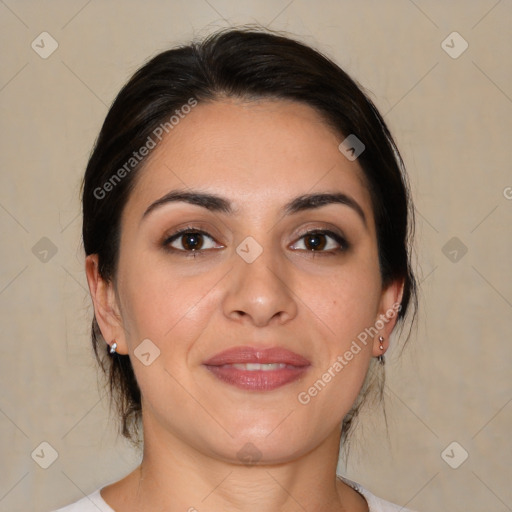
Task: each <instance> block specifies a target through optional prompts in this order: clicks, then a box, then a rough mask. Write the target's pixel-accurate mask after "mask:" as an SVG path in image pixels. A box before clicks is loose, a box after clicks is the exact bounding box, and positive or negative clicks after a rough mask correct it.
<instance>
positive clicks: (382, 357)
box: [377, 336, 384, 364]
mask: <svg viewBox="0 0 512 512" xmlns="http://www.w3.org/2000/svg"><path fill="white" fill-rule="evenodd" d="M379 343H380V345H379V348H380V349H381V350H384V345H383V344H382V343H384V336H379ZM377 360H378V361H379V363H380V364H384V354H381V355H380V356H378V357H377Z"/></svg>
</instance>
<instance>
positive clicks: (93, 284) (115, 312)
mask: <svg viewBox="0 0 512 512" xmlns="http://www.w3.org/2000/svg"><path fill="white" fill-rule="evenodd" d="M85 273H86V275H87V283H88V284H89V292H90V293H91V298H92V302H93V305H94V315H95V317H96V321H97V322H98V325H99V328H100V330H101V334H102V335H103V338H105V341H106V342H107V343H108V344H109V345H112V343H114V341H115V342H116V343H117V348H116V352H117V353H118V354H128V348H127V344H126V337H125V330H124V327H123V321H122V317H121V314H120V309H119V304H118V303H117V297H116V293H115V289H114V285H113V283H112V282H109V281H105V280H104V279H103V278H102V277H101V275H100V273H99V266H98V255H97V254H90V255H89V256H87V257H86V259H85Z"/></svg>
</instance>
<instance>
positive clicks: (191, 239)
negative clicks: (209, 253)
mask: <svg viewBox="0 0 512 512" xmlns="http://www.w3.org/2000/svg"><path fill="white" fill-rule="evenodd" d="M201 236H202V235H201V233H187V234H186V235H184V237H183V247H185V249H187V250H189V251H195V250H197V249H200V248H201V245H202V240H201Z"/></svg>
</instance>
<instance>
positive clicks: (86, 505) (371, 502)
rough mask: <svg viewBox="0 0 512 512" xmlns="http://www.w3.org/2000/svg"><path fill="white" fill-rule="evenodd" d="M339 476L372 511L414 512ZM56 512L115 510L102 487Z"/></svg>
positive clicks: (102, 511) (109, 511)
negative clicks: (360, 496) (103, 494)
mask: <svg viewBox="0 0 512 512" xmlns="http://www.w3.org/2000/svg"><path fill="white" fill-rule="evenodd" d="M339 478H341V479H342V480H343V481H344V482H345V483H346V484H348V485H350V487H352V488H353V489H355V490H356V491H358V492H359V493H360V494H362V495H363V496H364V497H365V499H366V501H367V503H368V508H369V510H370V512H412V510H409V509H407V508H403V507H401V506H400V505H394V504H393V503H390V502H389V501H385V500H383V499H381V498H377V496H374V495H373V494H372V493H371V492H369V491H367V490H366V489H364V488H363V487H361V486H360V485H359V484H357V483H356V482H352V481H351V480H347V479H346V478H344V477H341V476H340V477H339ZM54 512H115V510H114V509H113V508H111V507H109V506H108V505H107V503H106V501H105V500H104V499H103V498H102V497H101V494H100V489H97V490H96V491H94V492H93V493H92V494H89V496H85V497H84V498H82V499H81V500H79V501H77V502H76V503H73V504H72V505H68V506H67V507H64V508H59V509H58V510H55V511H54Z"/></svg>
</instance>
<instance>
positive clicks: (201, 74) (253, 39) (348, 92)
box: [82, 28, 417, 444]
mask: <svg viewBox="0 0 512 512" xmlns="http://www.w3.org/2000/svg"><path fill="white" fill-rule="evenodd" d="M223 97H230V98H239V99H245V100H252V99H263V98H268V99H285V100H293V101H297V102H301V103H304V104H306V105H309V106H310V107H312V108H314V109H315V110H316V111H317V112H318V113H319V114H320V115H321V116H322V117H323V119H325V122H326V123H328V124H329V125H330V126H331V127H332V128H334V129H335V130H336V132H337V133H339V134H340V137H341V138H340V142H341V140H342V139H343V138H344V137H347V136H349V135H351V134H353V135H356V136H357V138H358V139H359V140H360V141H362V142H363V144H364V146H365V149H364V151H363V153H362V154H360V155H359V157H358V162H359V164H360V166H361V168H362V170H363V172H364V176H365V178H366V182H367V186H368V189H369V192H370V195H371V199H372V205H373V211H374V217H375V225H376V229H377V242H378V250H379V263H380V271H381V276H382V281H383V285H384V286H386V285H388V284H390V283H392V282H393V281H395V280H397V279H398V280H401V279H403V280H404V283H405V285H404V293H403V299H402V303H401V306H402V307H401V310H400V312H399V314H398V319H399V321H403V319H404V316H405V314H406V312H407V310H408V309H410V307H409V306H412V307H413V308H414V311H416V305H417V297H416V281H415V278H414V274H413V272H412V270H411V264H410V249H411V237H412V235H413V226H414V222H413V208H412V204H411V200H410V196H409V193H408V185H407V179H406V175H405V171H404V165H403V161H402V158H401V156H400V153H399V151H398V149H397V147H396V145H395V143H394V141H393V139H392V137H391V134H390V132H389V130H388V128H387V126H386V123H385V122H384V120H383V118H382V117H381V115H380V114H379V113H378V111H377V109H376V107H375V106H374V104H373V103H372V101H371V100H370V99H369V98H368V97H367V95H366V94H365V93H364V92H363V90H362V88H361V87H360V86H358V85H357V84H356V82H355V81H354V80H352V79H351V78H350V77H349V76H348V75H347V74H346V73H345V72H344V71H343V70H342V69H341V68H340V67H339V66H337V65H336V64H335V63H334V62H332V61H331V60H330V59H329V58H327V57H325V56H324V55H322V54H321V53H319V52H318V51H316V50H314V49H312V48H311V47H309V46H307V45H304V44H302V43H300V42H298V41H296V40H293V39H291V38H289V37H285V36H282V35H280V34H276V33H271V32H269V31H267V30H264V29H259V28H258V29H254V28H250V29H249V28H238V29H227V30H222V31H220V32H217V33H215V34H213V35H211V36H209V37H207V38H206V39H204V40H203V41H199V42H193V43H191V44H190V45H187V46H181V47H177V48H174V49H171V50H168V51H164V52H162V53H160V54H158V55H157V56H156V57H154V58H152V59H151V60H150V61H149V62H147V63H146V64H145V65H144V66H143V67H142V68H140V69H139V70H138V71H137V72H136V73H135V74H134V75H133V77H132V78H131V79H130V80H129V81H128V83H127V84H126V85H125V86H124V87H123V88H122V90H121V91H120V92H119V94H118V96H117V97H116V99H115V101H114V103H113V104H112V106H111V108H110V110H109V112H108V114H107V117H106V119H105V121H104V124H103V126H102V128H101V131H100V134H99V137H98V139H97V141H96V144H95V147H94V150H93V152H92V154H91V157H90V160H89V162H88V165H87V170H86V172H85V176H84V181H83V184H82V204H83V229H82V234H83V244H84V249H85V253H86V254H87V255H89V254H97V255H98V259H99V272H100V275H101V277H102V278H103V279H104V280H106V281H113V282H114V283H115V278H116V268H117V262H118V259H119V240H120V219H121V214H122V211H123V208H124V206H125V205H126V203H127V200H128V197H129V195H130V193H131V191H132V189H133V187H134V183H135V177H136V176H137V174H138V173H139V172H140V169H141V168H142V167H143V165H144V162H145V160H146V158H141V159H140V161H139V160H138V159H137V161H135V160H133V158H134V152H135V151H137V150H138V149H139V148H141V147H142V146H144V145H145V144H146V143H147V141H148V137H149V138H151V137H153V138H154V133H155V130H157V129H158V127H159V126H161V125H162V123H169V119H170V117H171V116H172V115H173V114H174V113H175V112H176V111H177V110H178V111H179V110H180V109H181V108H182V107H183V105H186V104H187V103H188V102H189V101H190V99H191V98H193V99H194V100H195V101H197V102H198V104H201V102H211V101H215V100H216V99H219V98H223ZM127 162H130V166H128V167H127V165H126V164H127ZM123 166H124V167H123ZM123 168H124V170H125V171H126V172H120V169H123ZM120 177H122V179H118V178H120ZM106 183H110V186H107V187H106V186H105V184H106ZM107 341H111V340H107ZM92 343H93V347H94V352H95V355H96V358H97V360H98V362H99V363H100V365H101V367H102V369H103V371H104V372H105V375H106V377H107V379H108V382H109V387H110V392H111V395H110V396H111V399H112V400H113V401H114V403H115V404H116V408H117V411H118V413H119V415H120V418H121V432H122V434H123V435H124V436H125V437H127V438H128V439H131V440H132V441H133V442H134V443H135V444H137V443H138V442H139V434H140V425H141V423H140V420H141V396H140V390H139V387H138V385H137V382H136V379H135V375H134V372H133V368H132V365H131V362H130V358H129V356H128V355H119V354H114V355H113V356H110V355H109V353H108V345H107V344H106V343H105V340H104V339H103V337H102V335H101V332H100V330H99V327H98V323H97V322H96V319H95V318H94V319H93V322H92ZM383 379H384V372H383V368H382V365H378V364H375V359H372V365H371V367H370V371H369V372H368V376H367V379H366V382H365V385H364V386H363V389H362V390H361V393H360V396H359V398H358V400H357V401H356V403H355V404H354V407H353V408H352V410H351V411H350V412H349V414H347V416H346V417H345V419H344V422H343V434H344V437H345V436H346V434H347V433H348V432H349V428H350V425H351V423H352V420H353V419H354V418H355V416H356V415H357V412H358V411H359V408H360V405H361V403H362V402H363V399H364V398H365V397H366V396H367V395H368V394H369V392H370V391H371V390H372V389H374V388H375V389H377V391H378V394H380V396H381V395H382V390H383Z"/></svg>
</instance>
